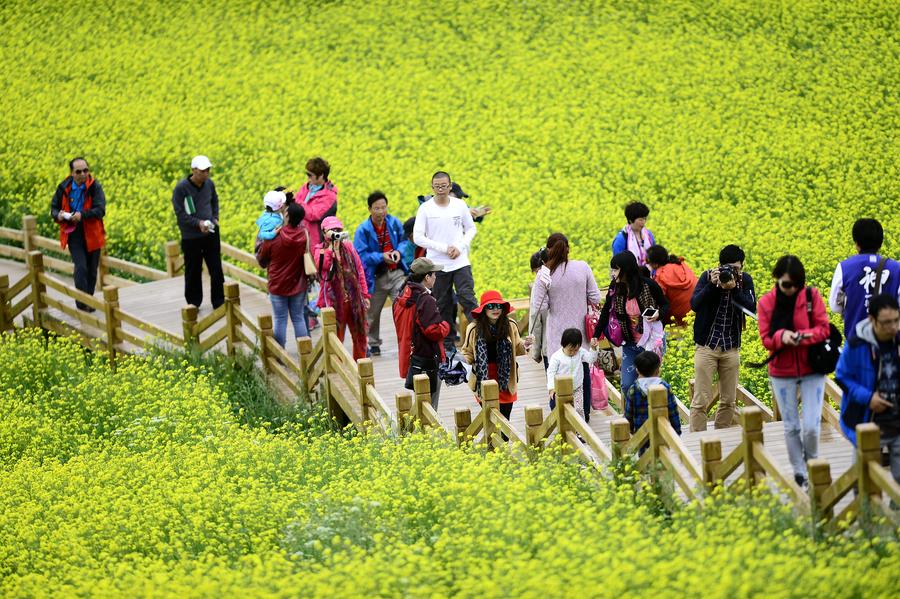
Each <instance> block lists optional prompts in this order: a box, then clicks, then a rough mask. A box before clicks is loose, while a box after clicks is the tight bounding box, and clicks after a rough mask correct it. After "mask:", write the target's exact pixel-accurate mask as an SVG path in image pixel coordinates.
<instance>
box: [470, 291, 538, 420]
mask: <svg viewBox="0 0 900 599" xmlns="http://www.w3.org/2000/svg"><path fill="white" fill-rule="evenodd" d="M510 309H511V307H510V305H509V302H507V301H506V300H504V299H503V296H501V295H500V292H499V291H485V292H484V293H483V294H481V303H480V305H479V306H478V307H477V308H475V309H474V310H472V322H471V323H469V326H468V327H466V337H465V342H464V343H463V346H462V353H463V355H464V356H465V357H466V360H467V361H468V362H469V364H471V365H472V376H471V377H469V387H470V388H471V389H472V391H474V392H475V399H477V400H478V401H479V402H480V401H481V383H482V381H486V380H492V381H497V385H498V386H499V387H500V413H501V414H503V415H504V416H505V417H506V418H507V419H509V415H510V414H511V413H512V406H513V402H515V401H516V382H517V381H518V380H519V371H518V367H517V366H516V356H521V355H524V354H525V345H524V343H523V342H522V340H521V339H520V338H519V327H518V326H517V325H516V321H514V320H512V319H511V318H509V317H508V314H509V312H510Z"/></svg>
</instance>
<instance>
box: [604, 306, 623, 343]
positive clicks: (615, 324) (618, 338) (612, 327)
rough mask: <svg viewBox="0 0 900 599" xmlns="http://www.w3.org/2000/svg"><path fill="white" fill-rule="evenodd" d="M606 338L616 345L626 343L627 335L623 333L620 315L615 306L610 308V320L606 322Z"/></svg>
mask: <svg viewBox="0 0 900 599" xmlns="http://www.w3.org/2000/svg"><path fill="white" fill-rule="evenodd" d="M606 338H607V339H609V342H610V343H611V344H613V345H615V346H616V347H622V344H623V343H625V336H624V335H623V334H622V323H621V322H619V317H618V316H616V310H615V308H614V307H611V308H610V309H609V322H608V323H607V324H606Z"/></svg>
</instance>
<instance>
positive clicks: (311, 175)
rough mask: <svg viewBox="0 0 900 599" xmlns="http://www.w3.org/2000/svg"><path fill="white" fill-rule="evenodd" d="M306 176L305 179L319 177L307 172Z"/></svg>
mask: <svg viewBox="0 0 900 599" xmlns="http://www.w3.org/2000/svg"><path fill="white" fill-rule="evenodd" d="M306 176H307V177H318V176H319V175H317V174H315V173H309V172H308V173H306Z"/></svg>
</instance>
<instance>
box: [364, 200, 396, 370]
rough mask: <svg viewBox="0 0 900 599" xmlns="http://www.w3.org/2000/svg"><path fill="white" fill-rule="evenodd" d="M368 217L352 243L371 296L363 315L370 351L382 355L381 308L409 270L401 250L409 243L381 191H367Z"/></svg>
mask: <svg viewBox="0 0 900 599" xmlns="http://www.w3.org/2000/svg"><path fill="white" fill-rule="evenodd" d="M368 202H369V218H367V219H366V220H364V221H363V222H362V223H360V225H359V226H358V227H357V228H356V233H355V234H354V235H353V247H354V248H356V253H357V254H359V258H360V260H362V264H363V269H364V270H365V271H366V284H367V285H368V287H369V293H370V294H371V297H370V299H369V310H368V313H367V314H366V318H367V319H368V321H369V353H370V354H371V355H373V356H380V355H381V337H380V333H381V310H382V308H384V303H385V302H386V301H387V298H388V296H390V297H391V300H396V299H397V295H399V294H400V290H401V289H402V288H403V283H404V282H406V274H407V273H408V272H409V270H408V269H407V267H406V264H404V263H403V259H402V257H403V254H404V252H406V246H407V245H408V244H409V241H407V239H406V236H405V235H404V234H403V225H402V224H401V223H400V221H399V220H398V219H397V217H395V216H392V215H390V214H388V209H387V206H388V201H387V196H385V195H384V193H383V192H381V191H373V192H372V193H370V194H369V199H368Z"/></svg>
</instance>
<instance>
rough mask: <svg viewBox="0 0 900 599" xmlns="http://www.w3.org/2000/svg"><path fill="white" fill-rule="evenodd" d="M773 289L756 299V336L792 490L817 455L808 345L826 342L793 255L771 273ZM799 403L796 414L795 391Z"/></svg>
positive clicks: (823, 317) (816, 381)
mask: <svg viewBox="0 0 900 599" xmlns="http://www.w3.org/2000/svg"><path fill="white" fill-rule="evenodd" d="M772 277H773V278H774V279H775V288H774V289H772V290H771V291H770V292H768V293H767V294H765V295H763V296H762V297H761V298H759V307H758V310H757V314H758V316H759V335H760V337H761V338H762V343H763V345H764V346H765V347H766V349H768V350H769V351H770V352H772V354H771V355H770V356H769V360H768V364H769V381H770V382H771V383H772V391H773V392H774V394H775V401H777V402H778V409H779V410H780V411H781V417H782V419H783V420H784V438H785V442H786V443H787V448H788V457H789V458H790V460H791V467H792V468H793V470H794V479H795V480H796V481H797V484H798V485H804V484H806V460H809V459H812V458H815V457H817V456H818V453H819V429H820V422H821V420H822V401H823V398H824V396H825V375H823V374H818V373H815V372H813V370H812V368H811V367H810V365H809V358H808V352H809V346H810V345H812V344H815V343H820V342H822V341H824V340H825V339H827V338H828V333H829V327H828V315H827V314H826V313H825V303H824V302H823V301H822V297H821V296H820V295H819V291H818V290H817V289H815V288H813V287H806V271H805V270H804V268H803V264H802V263H801V262H800V259H799V258H797V257H796V256H782V257H781V258H779V259H778V262H776V263H775V268H774V269H772ZM798 390H799V392H800V402H801V403H802V404H803V414H802V415H801V414H800V413H799V405H798V402H797V391H798Z"/></svg>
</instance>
